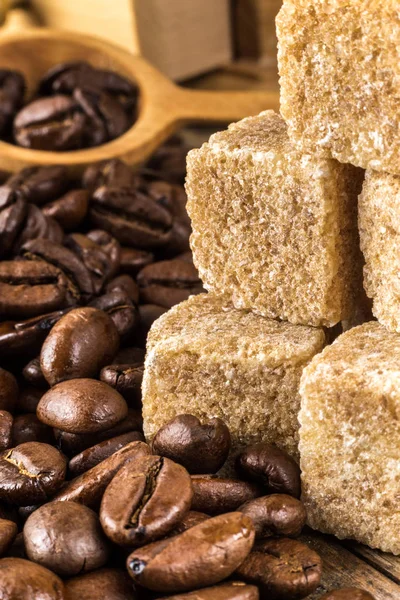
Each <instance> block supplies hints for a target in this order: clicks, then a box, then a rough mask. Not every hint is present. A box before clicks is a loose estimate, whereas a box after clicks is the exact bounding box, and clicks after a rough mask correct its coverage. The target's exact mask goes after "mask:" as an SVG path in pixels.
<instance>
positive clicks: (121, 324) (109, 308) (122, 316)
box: [90, 288, 139, 342]
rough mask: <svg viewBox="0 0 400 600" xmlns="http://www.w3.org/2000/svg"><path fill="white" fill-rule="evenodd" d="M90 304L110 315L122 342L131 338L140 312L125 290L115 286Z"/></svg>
mask: <svg viewBox="0 0 400 600" xmlns="http://www.w3.org/2000/svg"><path fill="white" fill-rule="evenodd" d="M90 306H93V307H95V308H99V309H100V310H103V311H104V312H106V313H107V314H108V315H109V316H110V318H111V320H112V321H113V323H114V325H115V327H116V330H117V331H118V334H119V336H120V338H121V341H122V342H126V341H128V340H129V339H130V337H131V334H132V333H133V332H134V331H135V329H136V326H137V323H138V319H139V313H138V310H137V307H136V306H135V305H134V304H133V302H132V300H131V299H130V298H129V296H128V294H127V293H126V292H125V290H123V289H122V288H115V289H114V290H113V291H111V292H108V293H107V294H104V295H103V296H100V297H99V298H96V299H95V300H92V302H91V303H90Z"/></svg>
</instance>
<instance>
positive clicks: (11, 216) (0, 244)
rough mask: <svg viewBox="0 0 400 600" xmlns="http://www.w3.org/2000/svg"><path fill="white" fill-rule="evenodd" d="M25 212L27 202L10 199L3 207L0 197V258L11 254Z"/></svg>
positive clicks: (23, 221) (22, 224)
mask: <svg viewBox="0 0 400 600" xmlns="http://www.w3.org/2000/svg"><path fill="white" fill-rule="evenodd" d="M0 189H1V188H0ZM27 213H28V204H27V203H26V202H24V200H22V199H21V198H20V199H17V200H15V202H14V201H11V202H10V203H9V204H6V206H5V207H3V208H2V207H1V199H0V258H6V257H7V256H8V255H9V254H11V250H12V248H13V246H14V243H15V240H16V239H17V238H18V235H19V233H20V232H21V230H22V228H23V226H24V223H25V219H26V215H27Z"/></svg>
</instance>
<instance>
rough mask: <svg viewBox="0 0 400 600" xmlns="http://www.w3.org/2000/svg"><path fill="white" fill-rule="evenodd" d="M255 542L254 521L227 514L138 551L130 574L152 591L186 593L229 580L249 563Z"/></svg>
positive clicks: (131, 558) (129, 562) (132, 557)
mask: <svg viewBox="0 0 400 600" xmlns="http://www.w3.org/2000/svg"><path fill="white" fill-rule="evenodd" d="M253 542H254V529H253V525H252V523H251V521H250V519H248V518H247V517H245V516H244V515H242V514H241V513H227V514H225V515H220V516H218V517H214V518H213V519H208V520H207V521H204V522H203V523H200V524H199V525H196V526H195V527H192V528H191V529H188V531H185V532H184V533H181V534H180V535H177V536H174V537H172V538H167V539H164V540H161V541H158V542H154V543H153V544H150V545H148V546H144V547H142V548H139V549H138V550H135V551H134V552H132V554H131V555H130V556H129V557H128V559H127V567H128V572H129V574H130V576H131V577H132V578H133V579H134V580H135V581H137V582H138V583H139V584H140V585H142V586H144V587H146V588H148V589H151V590H154V591H159V592H164V593H167V592H185V591H189V590H193V589H195V588H197V587H201V586H207V585H214V584H215V583H219V582H220V581H222V580H223V579H225V578H226V577H229V576H230V575H231V574H232V573H233V572H234V571H235V569H237V567H238V566H239V565H240V564H241V563H242V562H243V561H244V560H245V558H246V556H247V555H248V554H249V552H250V550H251V548H252V546H253Z"/></svg>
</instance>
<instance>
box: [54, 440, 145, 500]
mask: <svg viewBox="0 0 400 600" xmlns="http://www.w3.org/2000/svg"><path fill="white" fill-rule="evenodd" d="M148 454H150V448H149V446H148V445H147V444H145V443H143V442H131V443H130V444H128V445H127V446H124V447H123V448H121V449H120V450H117V452H115V453H114V454H112V455H111V456H109V457H108V458H106V459H105V460H103V461H102V462H101V463H99V464H98V465H96V466H95V467H92V468H91V469H89V471H86V472H85V473H82V475H79V476H78V477H75V479H72V480H71V481H69V482H68V483H67V484H66V485H65V486H64V488H63V489H62V490H61V491H60V492H59V493H58V494H57V495H56V496H55V497H54V500H57V501H65V500H71V501H72V502H79V503H80V504H85V505H86V506H89V507H90V508H98V507H99V505H100V501H101V498H102V497H103V494H104V491H105V489H106V487H107V486H108V484H109V483H110V481H111V480H112V479H113V477H114V476H115V475H116V474H117V473H118V471H119V470H120V469H121V468H122V467H123V466H124V465H125V464H127V463H130V462H132V464H134V463H135V462H136V461H137V460H139V459H140V458H141V457H142V456H146V455H148Z"/></svg>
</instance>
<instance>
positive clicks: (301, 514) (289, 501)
mask: <svg viewBox="0 0 400 600" xmlns="http://www.w3.org/2000/svg"><path fill="white" fill-rule="evenodd" d="M238 511H240V512H242V513H243V514H244V515H247V516H248V517H249V518H250V519H251V520H252V521H253V525H254V527H255V530H256V537H257V538H267V537H271V536H274V535H283V536H293V537H296V536H298V535H300V533H301V530H302V529H303V527H304V525H305V524H306V518H307V514H306V509H305V508H304V505H303V504H302V503H301V502H300V500H297V499H296V498H293V496H288V495H287V494H271V495H270V496H262V497H261V498H255V499H254V500H249V501H248V502H246V503H245V504H243V505H242V506H240V508H238Z"/></svg>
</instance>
